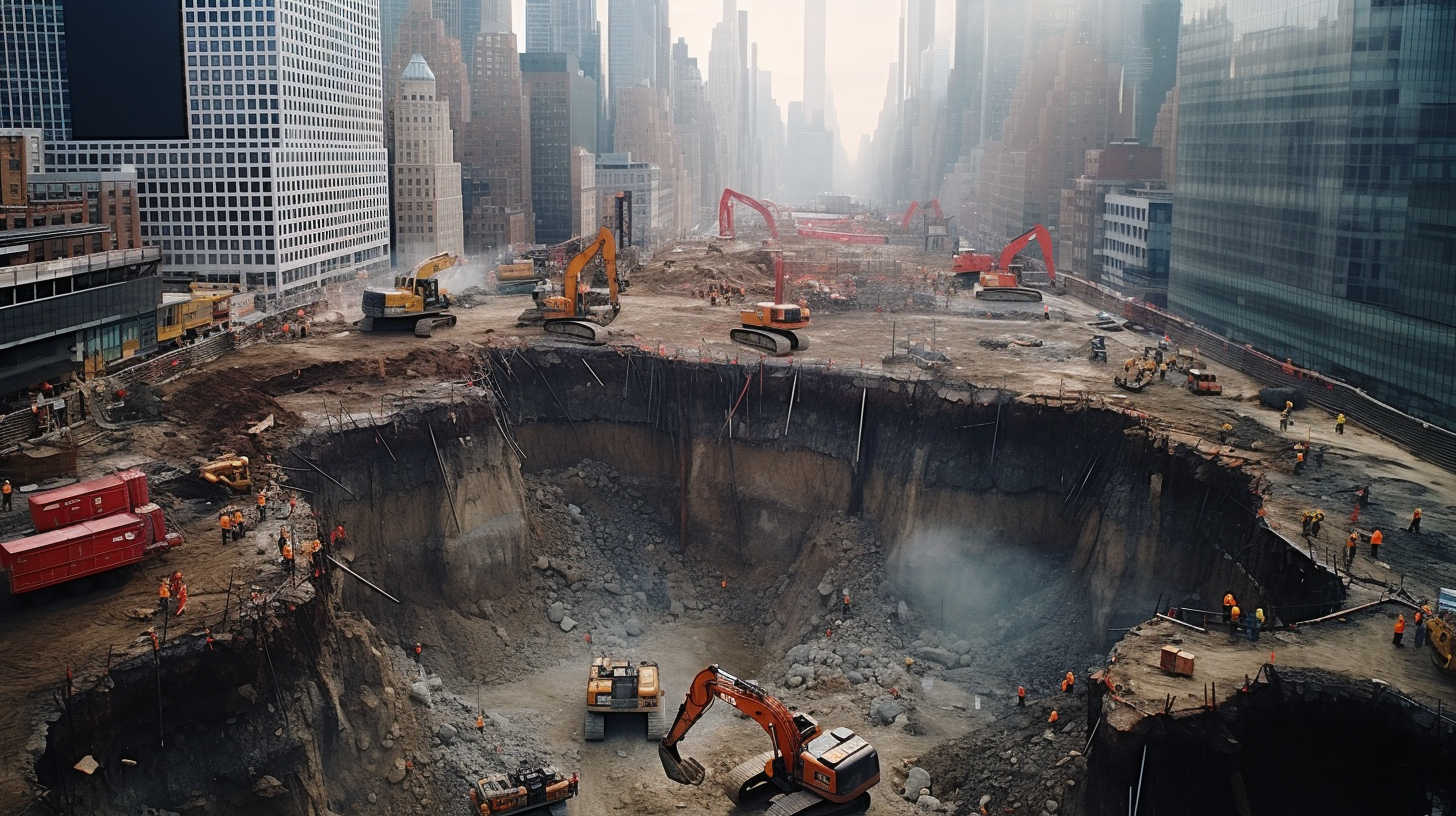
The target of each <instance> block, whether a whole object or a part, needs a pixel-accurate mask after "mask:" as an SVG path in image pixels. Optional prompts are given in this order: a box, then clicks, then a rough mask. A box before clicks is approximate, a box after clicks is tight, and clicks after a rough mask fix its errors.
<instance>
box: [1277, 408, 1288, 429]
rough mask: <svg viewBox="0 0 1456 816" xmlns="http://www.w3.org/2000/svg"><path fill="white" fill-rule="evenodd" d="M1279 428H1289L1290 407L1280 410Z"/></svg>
mask: <svg viewBox="0 0 1456 816" xmlns="http://www.w3.org/2000/svg"><path fill="white" fill-rule="evenodd" d="M1279 430H1281V431H1287V430H1289V409H1288V408H1285V409H1284V410H1283V411H1280V412H1279Z"/></svg>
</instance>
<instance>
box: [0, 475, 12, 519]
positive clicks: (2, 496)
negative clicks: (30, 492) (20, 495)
mask: <svg viewBox="0 0 1456 816" xmlns="http://www.w3.org/2000/svg"><path fill="white" fill-rule="evenodd" d="M12 490H13V488H12V487H10V480H9V479H6V480H5V481H4V483H0V501H3V502H4V507H5V512H7V513H9V512H10V493H11V491H12Z"/></svg>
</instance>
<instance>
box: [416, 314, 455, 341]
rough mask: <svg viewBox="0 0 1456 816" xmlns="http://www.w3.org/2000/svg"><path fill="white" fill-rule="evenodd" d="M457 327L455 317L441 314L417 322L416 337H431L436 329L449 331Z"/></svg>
mask: <svg viewBox="0 0 1456 816" xmlns="http://www.w3.org/2000/svg"><path fill="white" fill-rule="evenodd" d="M454 325H455V315H452V314H441V315H435V316H433V317H426V318H424V319H422V320H416V321H415V337H429V336H431V335H433V334H434V333H435V329H448V328H450V327H452V326H454Z"/></svg>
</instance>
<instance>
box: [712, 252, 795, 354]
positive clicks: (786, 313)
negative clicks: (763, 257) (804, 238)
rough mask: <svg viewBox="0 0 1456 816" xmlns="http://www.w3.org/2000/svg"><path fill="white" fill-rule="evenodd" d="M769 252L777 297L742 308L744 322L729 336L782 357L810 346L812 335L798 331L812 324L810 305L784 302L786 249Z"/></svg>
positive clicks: (741, 318)
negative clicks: (784, 251) (810, 321)
mask: <svg viewBox="0 0 1456 816" xmlns="http://www.w3.org/2000/svg"><path fill="white" fill-rule="evenodd" d="M769 253H770V254H771V255H772V256H773V265H774V299H773V300H772V301H771V302H763V303H754V304H752V305H751V306H749V307H748V308H746V309H743V310H741V311H740V312H739V313H738V319H739V320H740V321H741V322H742V324H743V325H742V327H741V328H737V329H733V330H732V331H730V332H728V336H729V338H731V339H732V340H733V342H735V343H742V344H743V345H745V346H752V347H754V348H756V349H758V350H760V351H764V352H767V353H769V354H772V355H774V356H775V357H779V356H782V355H785V354H789V353H791V352H795V351H800V350H802V349H806V348H808V347H809V338H808V337H806V336H805V335H802V334H799V332H800V331H801V330H803V329H806V328H808V327H809V307H807V306H800V305H798V304H794V303H785V302H784V253H783V250H780V249H771V250H769Z"/></svg>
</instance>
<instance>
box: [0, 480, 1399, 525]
mask: <svg viewBox="0 0 1456 816" xmlns="http://www.w3.org/2000/svg"><path fill="white" fill-rule="evenodd" d="M9 484H10V483H9V482H6V485H7V487H8V486H9ZM5 509H6V510H9V509H10V498H9V497H8V496H7V497H6V499H5ZM1405 531H1406V532H1407V533H1415V534H1416V535H1420V534H1421V508H1419V507H1417V508H1416V511H1415V512H1414V513H1411V523H1410V526H1409V527H1407V528H1405Z"/></svg>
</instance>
